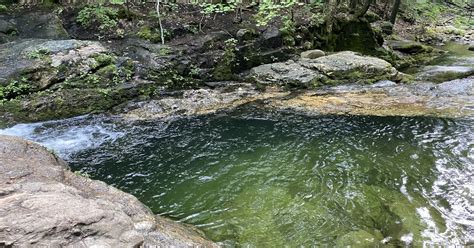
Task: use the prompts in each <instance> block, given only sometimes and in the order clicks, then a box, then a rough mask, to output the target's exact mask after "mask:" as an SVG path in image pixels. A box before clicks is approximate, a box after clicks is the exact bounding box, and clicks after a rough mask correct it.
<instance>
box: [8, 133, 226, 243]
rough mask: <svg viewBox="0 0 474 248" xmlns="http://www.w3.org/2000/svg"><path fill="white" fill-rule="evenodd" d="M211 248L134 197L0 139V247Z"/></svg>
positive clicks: (31, 147) (29, 145) (30, 147)
mask: <svg viewBox="0 0 474 248" xmlns="http://www.w3.org/2000/svg"><path fill="white" fill-rule="evenodd" d="M5 246H6V247H142V246H145V247H196V246H200V247H215V246H217V245H216V244H214V243H212V242H210V241H208V240H206V239H205V238H203V236H202V234H201V233H200V232H199V231H197V230H196V229H194V228H192V227H190V226H187V225H185V224H181V223H175V222H173V221H171V220H167V219H165V218H163V217H160V216H155V215H153V213H152V212H151V211H150V210H149V209H148V208H147V207H146V206H145V205H143V204H142V203H140V202H139V201H138V200H137V199H136V198H135V197H134V196H132V195H129V194H127V193H124V192H122V191H120V190H118V189H116V188H114V187H111V186H108V185H107V184H105V183H103V182H100V181H95V180H91V179H88V178H85V177H82V176H79V175H76V174H75V173H73V172H71V171H70V170H69V169H68V167H67V165H66V163H65V162H64V161H62V160H61V159H59V158H57V157H56V156H55V155H54V154H52V153H51V152H49V151H48V150H46V149H45V148H43V147H41V146H40V145H38V144H36V143H33V142H29V141H26V140H23V139H20V138H16V137H11V136H1V135H0V247H5Z"/></svg>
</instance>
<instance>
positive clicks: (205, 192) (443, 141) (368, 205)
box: [4, 107, 474, 247]
mask: <svg viewBox="0 0 474 248" xmlns="http://www.w3.org/2000/svg"><path fill="white" fill-rule="evenodd" d="M36 125H38V126H35V127H34V128H33V129H35V130H34V131H29V133H28V134H26V135H25V134H24V135H23V136H29V137H30V138H33V139H37V140H40V141H41V140H42V141H43V142H45V143H46V144H49V145H50V146H54V142H55V141H58V139H59V142H62V143H61V144H67V142H66V141H65V140H67V139H66V138H63V140H62V141H61V137H68V136H67V135H66V134H68V135H71V133H78V132H79V133H81V132H82V133H88V135H89V138H90V140H98V141H99V142H96V143H94V142H92V143H93V144H95V145H91V146H90V147H89V148H87V146H85V145H84V144H80V143H79V144H73V147H77V146H80V147H82V148H81V149H77V150H75V149H72V150H71V151H70V152H69V153H68V152H67V150H64V151H63V156H65V157H66V158H67V159H68V160H69V162H70V165H71V167H72V168H73V169H75V170H81V171H83V172H87V173H88V174H90V175H92V177H93V178H95V179H100V180H103V181H105V182H107V183H109V184H113V185H115V186H116V187H118V188H120V189H122V190H124V191H126V192H129V193H132V194H134V195H135V196H137V197H138V198H139V199H140V200H142V201H143V202H144V203H145V204H147V205H148V206H149V207H151V208H152V210H153V211H154V212H156V213H160V214H163V215H166V216H169V217H172V218H174V219H177V220H181V221H184V222H187V223H192V224H195V225H197V226H199V227H200V228H202V229H203V230H204V231H205V232H206V233H207V235H208V236H209V237H210V238H212V239H214V240H216V241H220V242H223V244H227V245H230V246H233V245H238V246H255V247H261V246H264V247H267V246H283V245H289V246H302V245H304V246H309V245H328V246H333V245H338V246H345V245H356V244H361V245H366V246H371V245H375V244H379V245H381V244H384V243H385V244H387V245H405V244H408V243H411V244H412V245H414V246H415V247H417V246H422V244H423V242H425V243H437V244H440V243H442V244H444V243H446V242H447V243H448V244H463V243H465V242H468V240H469V237H472V236H473V234H474V229H473V228H474V227H473V226H474V223H473V218H474V216H473V211H474V209H473V207H472V206H471V205H472V204H470V203H471V202H472V201H473V195H472V177H473V176H474V166H473V164H474V130H473V129H474V125H473V120H469V119H456V120H452V119H437V118H421V117H420V118H404V117H367V116H317V117H309V116H305V115H301V114H295V113H285V112H273V113H269V112H263V111H260V110H258V109H257V108H251V107H246V108H241V109H238V110H236V111H234V112H231V113H223V114H214V115H208V116H201V117H196V118H182V119H177V120H173V121H166V122H162V121H153V122H139V123H137V122H135V123H122V122H120V121H116V120H110V119H100V118H92V117H86V118H84V119H78V120H73V121H69V122H68V121H64V122H63V123H62V124H61V123H59V124H58V123H56V124H55V125H51V123H50V124H47V125H42V124H36ZM48 125H49V126H48ZM98 127H101V128H102V129H101V128H98ZM23 129H25V127H23ZM59 130H62V131H59ZM71 130H73V131H72V132H71ZM117 130H120V131H117ZM17 131H18V130H17ZM4 132H5V131H4ZM10 132H11V130H10ZM54 132H56V133H54ZM49 135H54V136H49ZM48 137H49V138H48ZM58 137H59V138H58ZM48 142H49V143H48ZM62 147H64V146H62ZM66 147H67V145H66Z"/></svg>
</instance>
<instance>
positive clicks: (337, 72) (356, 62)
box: [250, 51, 401, 87]
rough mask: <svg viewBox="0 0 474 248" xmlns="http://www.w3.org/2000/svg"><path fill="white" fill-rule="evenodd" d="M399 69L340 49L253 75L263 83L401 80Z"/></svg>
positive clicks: (256, 70) (269, 66) (263, 68)
mask: <svg viewBox="0 0 474 248" xmlns="http://www.w3.org/2000/svg"><path fill="white" fill-rule="evenodd" d="M400 75H401V74H399V73H398V71H397V70H396V69H395V68H394V67H393V66H392V65H391V64H390V63H388V62H387V61H385V60H382V59H379V58H375V57H369V56H361V55H359V54H357V53H355V52H350V51H346V52H339V53H335V54H332V55H328V56H324V57H319V58H317V59H303V60H299V61H291V60H290V61H287V62H284V63H273V64H266V65H261V66H258V67H255V68H253V69H252V70H251V73H250V76H251V77H252V78H253V79H255V80H256V81H257V82H259V83H262V84H268V83H277V84H288V83H290V84H295V85H298V86H306V87H309V86H317V85H320V84H341V83H354V82H362V83H373V82H375V81H379V80H399V79H400Z"/></svg>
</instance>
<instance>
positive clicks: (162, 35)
mask: <svg viewBox="0 0 474 248" xmlns="http://www.w3.org/2000/svg"><path fill="white" fill-rule="evenodd" d="M156 14H157V15H158V23H159V24H160V36H161V44H163V45H164V44H165V32H164V31H163V25H162V23H161V14H160V0H156Z"/></svg>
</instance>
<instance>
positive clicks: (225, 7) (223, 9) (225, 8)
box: [199, 0, 237, 15]
mask: <svg viewBox="0 0 474 248" xmlns="http://www.w3.org/2000/svg"><path fill="white" fill-rule="evenodd" d="M199 6H200V7H201V14H203V15H210V14H221V13H228V12H232V11H235V9H236V8H237V1H233V0H230V1H227V3H225V4H224V3H217V4H214V3H201V4H200V5H199Z"/></svg>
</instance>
